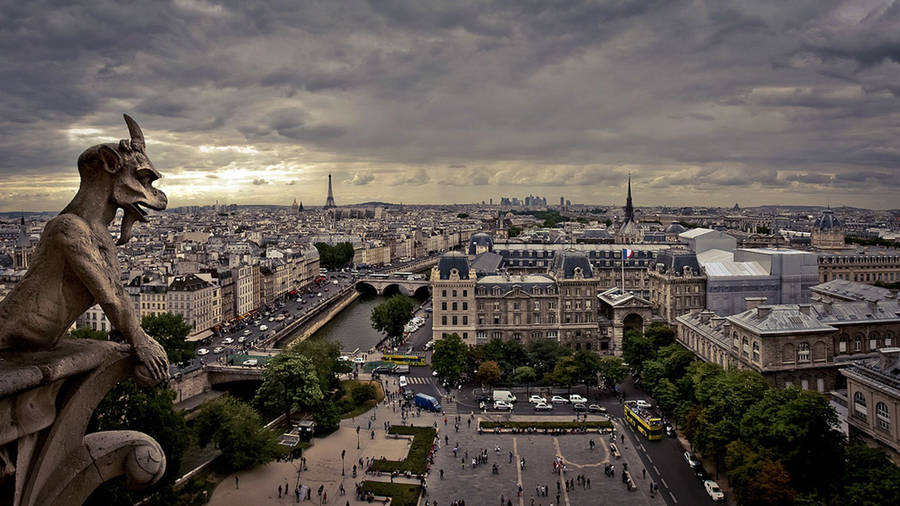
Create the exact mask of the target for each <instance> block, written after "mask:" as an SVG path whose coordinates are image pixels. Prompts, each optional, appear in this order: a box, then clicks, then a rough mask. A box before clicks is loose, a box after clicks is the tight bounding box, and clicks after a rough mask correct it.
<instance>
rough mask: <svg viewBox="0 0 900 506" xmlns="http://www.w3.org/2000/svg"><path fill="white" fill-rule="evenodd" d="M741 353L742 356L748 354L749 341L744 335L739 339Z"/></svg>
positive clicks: (747, 355)
mask: <svg viewBox="0 0 900 506" xmlns="http://www.w3.org/2000/svg"><path fill="white" fill-rule="evenodd" d="M741 355H742V356H743V357H744V358H748V357H749V356H750V341H749V340H748V339H747V338H746V337H744V338H742V339H741Z"/></svg>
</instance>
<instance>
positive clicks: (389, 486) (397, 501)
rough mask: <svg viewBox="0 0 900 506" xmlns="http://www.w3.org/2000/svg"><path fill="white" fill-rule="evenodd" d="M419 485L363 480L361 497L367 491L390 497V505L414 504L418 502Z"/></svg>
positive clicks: (407, 505) (414, 505)
mask: <svg viewBox="0 0 900 506" xmlns="http://www.w3.org/2000/svg"><path fill="white" fill-rule="evenodd" d="M420 490H421V487H420V486H419V485H411V484H409V483H388V482H386V481H364V482H363V483H362V492H363V497H365V496H366V494H367V493H370V492H371V493H372V495H379V496H387V497H390V498H391V506H416V504H418V502H419V491H420Z"/></svg>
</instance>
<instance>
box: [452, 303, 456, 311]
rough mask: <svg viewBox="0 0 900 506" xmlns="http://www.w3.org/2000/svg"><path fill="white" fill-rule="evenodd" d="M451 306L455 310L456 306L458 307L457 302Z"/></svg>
mask: <svg viewBox="0 0 900 506" xmlns="http://www.w3.org/2000/svg"><path fill="white" fill-rule="evenodd" d="M451 307H452V309H453V310H454V311H456V307H457V306H456V303H455V302H454V303H453V305H452V306H451Z"/></svg>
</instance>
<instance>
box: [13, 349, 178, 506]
mask: <svg viewBox="0 0 900 506" xmlns="http://www.w3.org/2000/svg"><path fill="white" fill-rule="evenodd" d="M137 364H138V362H137V360H136V358H135V357H134V356H133V355H132V353H131V348H130V347H129V346H127V345H123V344H116V343H111V342H102V341H89V340H73V339H64V340H63V341H62V342H61V343H60V345H59V346H58V347H57V348H56V349H54V350H51V351H29V352H11V351H0V504H4V505H5V504H11V505H13V506H43V505H48V506H49V505H80V504H82V503H83V502H84V500H85V499H87V497H88V496H89V495H90V494H91V493H92V492H93V491H94V489H95V488H97V486H98V485H100V484H101V483H103V482H104V481H107V480H109V479H111V478H114V477H116V476H119V475H122V474H124V475H125V476H126V479H127V482H128V484H129V486H131V487H133V488H140V487H146V486H149V485H152V484H153V483H155V482H156V481H157V480H158V479H159V478H161V477H162V475H163V473H164V472H165V469H166V457H165V455H164V454H163V451H162V448H161V447H160V446H159V444H158V443H157V442H156V441H154V440H153V438H151V437H150V436H148V435H146V434H143V433H141V432H136V431H127V430H125V431H105V432H96V433H93V434H85V430H86V429H87V424H88V421H89V420H90V418H91V415H92V413H93V412H94V409H95V408H96V407H97V405H98V404H99V403H100V401H101V400H102V399H103V397H104V396H105V395H106V393H107V392H109V390H110V389H112V387H114V386H115V385H116V383H117V382H118V381H119V380H121V379H124V378H128V377H134V376H135V374H134V368H135V367H136V366H137ZM138 376H140V375H138Z"/></svg>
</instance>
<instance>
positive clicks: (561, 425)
mask: <svg viewBox="0 0 900 506" xmlns="http://www.w3.org/2000/svg"><path fill="white" fill-rule="evenodd" d="M480 427H481V428H482V429H485V430H489V429H497V428H499V429H611V428H612V427H613V424H612V422H610V421H609V420H593V421H589V422H488V421H484V422H481V425H480Z"/></svg>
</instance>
